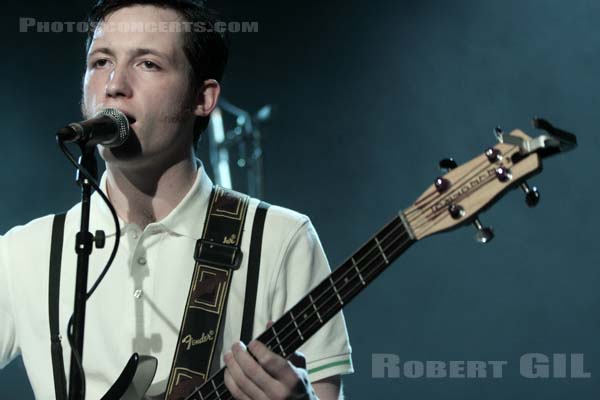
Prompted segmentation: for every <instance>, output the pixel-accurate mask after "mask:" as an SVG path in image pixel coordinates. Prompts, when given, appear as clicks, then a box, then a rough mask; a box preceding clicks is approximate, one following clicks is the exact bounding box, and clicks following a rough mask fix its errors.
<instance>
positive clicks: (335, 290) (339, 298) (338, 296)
mask: <svg viewBox="0 0 600 400" xmlns="http://www.w3.org/2000/svg"><path fill="white" fill-rule="evenodd" d="M329 282H331V287H332V288H333V291H334V292H335V295H336V296H337V298H338V301H339V302H340V305H342V306H343V305H344V300H342V297H341V296H340V293H339V292H338V290H337V288H336V287H335V283H334V282H333V279H332V278H331V276H329Z"/></svg>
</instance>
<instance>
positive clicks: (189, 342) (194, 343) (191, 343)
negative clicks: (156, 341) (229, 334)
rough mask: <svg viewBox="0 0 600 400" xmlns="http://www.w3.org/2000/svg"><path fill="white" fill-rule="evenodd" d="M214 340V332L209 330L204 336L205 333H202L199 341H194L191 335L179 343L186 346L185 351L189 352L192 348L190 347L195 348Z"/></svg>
mask: <svg viewBox="0 0 600 400" xmlns="http://www.w3.org/2000/svg"><path fill="white" fill-rule="evenodd" d="M214 338H215V331H213V330H210V331H209V332H208V334H206V332H202V336H200V338H199V339H194V337H193V336H192V335H191V334H189V335H187V336H186V337H184V338H183V340H182V341H181V343H182V344H187V349H186V350H189V349H191V348H192V346H197V345H199V344H202V343H207V342H212V341H213V340H214Z"/></svg>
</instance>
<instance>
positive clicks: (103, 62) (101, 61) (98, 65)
mask: <svg viewBox="0 0 600 400" xmlns="http://www.w3.org/2000/svg"><path fill="white" fill-rule="evenodd" d="M107 63H108V60H107V59H106V58H100V59H98V60H96V61H94V62H92V67H94V68H102V67H105V66H106V64H107Z"/></svg>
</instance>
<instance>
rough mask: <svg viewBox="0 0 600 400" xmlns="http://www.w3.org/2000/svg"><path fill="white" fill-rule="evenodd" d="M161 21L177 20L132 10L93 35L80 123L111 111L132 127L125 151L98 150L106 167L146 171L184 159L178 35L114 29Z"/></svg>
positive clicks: (187, 107) (188, 118)
mask: <svg viewBox="0 0 600 400" xmlns="http://www.w3.org/2000/svg"><path fill="white" fill-rule="evenodd" d="M161 21H163V22H165V21H167V22H171V21H180V17H179V16H178V14H177V13H176V12H175V11H173V10H170V9H162V8H157V7H153V6H132V7H126V8H122V9H120V10H117V11H115V12H114V13H112V14H110V15H109V16H108V17H107V18H106V19H105V20H104V21H103V22H102V23H101V24H99V25H98V26H97V28H96V31H95V32H94V38H93V41H92V43H91V46H90V49H89V52H88V55H87V67H86V72H85V78H84V82H83V97H82V112H83V114H84V118H90V117H92V116H93V115H95V114H96V113H97V112H98V111H100V110H101V109H103V108H117V109H119V110H121V111H122V112H124V113H125V114H126V115H127V116H128V117H129V119H130V122H132V123H131V133H132V135H133V138H131V139H132V140H129V141H128V143H127V144H126V145H125V146H123V147H122V148H117V149H115V150H114V151H111V150H109V149H107V148H104V147H102V146H100V154H101V156H102V158H104V159H105V160H106V161H107V162H112V163H117V164H120V163H124V162H125V163H128V165H146V164H147V163H148V162H150V163H151V162H164V161H172V160H173V159H174V157H175V158H176V157H185V156H189V152H190V148H191V146H192V137H193V133H192V130H193V124H194V117H195V115H194V113H193V111H192V107H193V102H192V100H191V96H190V93H192V92H191V88H190V87H189V84H190V79H189V77H190V69H191V66H190V64H189V62H188V60H187V58H186V57H185V54H184V52H183V33H181V32H158V29H156V31H157V32H153V31H149V30H148V29H146V30H144V31H140V30H139V29H138V31H135V32H128V31H127V30H124V29H119V24H121V27H122V26H124V25H125V26H130V27H131V26H133V24H135V23H138V25H139V23H142V24H145V25H144V26H146V27H148V26H149V25H148V23H156V25H155V26H158V23H159V22H161ZM129 30H132V29H129ZM165 157H166V158H165Z"/></svg>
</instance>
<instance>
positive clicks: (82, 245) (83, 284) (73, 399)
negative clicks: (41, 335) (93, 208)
mask: <svg viewBox="0 0 600 400" xmlns="http://www.w3.org/2000/svg"><path fill="white" fill-rule="evenodd" d="M80 147H81V157H80V158H79V163H80V164H81V165H82V166H83V168H85V169H86V170H87V171H88V172H89V173H90V175H91V176H92V177H93V178H94V179H96V180H98V165H97V162H96V155H95V151H96V148H95V146H87V145H86V143H83V144H80ZM75 179H76V182H77V184H78V185H79V186H80V187H81V225H80V231H79V233H77V235H76V239H75V252H76V253H77V274H76V278H75V305H74V311H73V316H74V318H73V330H72V340H73V348H72V352H71V364H70V373H69V400H83V391H82V389H83V388H82V379H83V376H82V374H81V370H80V369H79V368H78V366H77V360H76V358H75V356H74V354H73V351H76V352H77V353H78V354H79V361H80V362H81V363H82V366H83V336H84V330H85V308H86V297H87V283H88V271H89V260H90V255H91V254H92V249H93V246H94V243H95V241H96V240H95V239H94V235H92V234H91V233H90V232H89V226H90V204H91V196H92V190H93V188H92V185H91V183H90V181H89V180H88V179H87V178H85V177H84V176H83V175H82V174H80V172H79V170H77V175H76V178H75ZM98 233H99V232H98ZM100 235H101V234H100V233H99V235H98V236H100ZM97 239H99V238H97ZM82 368H83V367H82Z"/></svg>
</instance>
